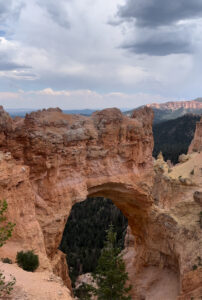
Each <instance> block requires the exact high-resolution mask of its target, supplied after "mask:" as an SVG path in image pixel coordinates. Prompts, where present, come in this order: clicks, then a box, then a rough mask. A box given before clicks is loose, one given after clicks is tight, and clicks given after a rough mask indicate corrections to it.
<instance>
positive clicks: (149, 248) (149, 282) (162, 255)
mask: <svg viewBox="0 0 202 300" xmlns="http://www.w3.org/2000/svg"><path fill="white" fill-rule="evenodd" d="M88 198H90V199H92V198H93V199H95V200H94V201H95V202H96V200H97V199H103V198H104V199H111V205H112V202H113V203H114V205H115V206H114V205H113V206H114V207H117V208H118V209H119V210H120V211H121V214H123V215H124V216H125V218H126V219H127V221H128V225H129V226H128V228H130V230H129V232H127V239H128V240H129V243H128V242H127V240H126V241H125V250H124V260H125V263H126V270H127V272H128V274H129V279H130V282H131V283H132V285H133V289H132V292H131V293H132V299H136V298H137V299H149V300H154V299H155V300H156V299H157V298H155V297H157V296H159V297H164V299H165V300H176V298H177V296H178V295H179V291H180V274H179V264H178V258H177V256H176V254H175V252H174V251H173V250H171V248H170V246H169V245H167V244H166V243H167V232H166V230H164V229H162V228H163V226H164V225H163V223H164V221H165V220H164V215H162V218H160V219H159V218H158V220H159V224H158V223H156V220H157V215H158V214H157V213H156V212H155V209H154V210H153V209H152V208H153V204H152V199H151V198H150V196H148V194H147V193H143V192H142V191H140V190H135V189H134V188H132V187H131V186H130V185H123V184H116V183H105V184H102V185H97V186H93V187H90V188H89V189H88ZM86 201H87V200H85V201H83V202H81V203H76V204H75V206H77V205H78V206H79V205H82V204H83V205H84V206H85V203H86ZM73 209H74V208H73ZM73 209H72V210H73ZM82 218H83V219H85V218H84V215H83V217H82ZM82 218H81V219H82ZM69 219H71V214H70V217H69ZM67 224H68V221H67ZM160 227H161V228H160ZM159 229H160V231H159ZM82 231H83V227H82V228H81V230H80V231H79V232H82ZM72 235H73V237H77V235H78V234H76V233H73V234H72ZM70 240H71V239H70ZM122 240H123V239H122ZM122 245H123V243H122ZM122 247H123V246H122ZM60 249H61V250H62V251H64V248H63V247H62V243H61V248H60ZM64 252H65V251H64ZM66 252H67V253H68V251H66ZM86 254H87V253H85V254H84V255H85V257H86ZM67 262H68V266H69V271H70V275H71V272H72V270H71V268H72V266H71V263H70V262H69V261H68V260H67ZM76 267H77V275H79V274H83V273H86V272H90V271H91V269H86V268H85V267H84V268H83V266H82V267H81V263H80V262H76ZM71 279H72V276H71ZM73 281H74V282H75V278H74V279H73ZM165 284H166V289H167V291H168V293H167V296H166V298H165V293H164V290H165ZM145 285H146V286H148V289H147V290H146V289H145ZM169 291H172V292H169ZM135 297H136V298H135ZM138 297H140V298H138ZM141 297H142V298H141ZM159 299H160V298H159Z"/></svg>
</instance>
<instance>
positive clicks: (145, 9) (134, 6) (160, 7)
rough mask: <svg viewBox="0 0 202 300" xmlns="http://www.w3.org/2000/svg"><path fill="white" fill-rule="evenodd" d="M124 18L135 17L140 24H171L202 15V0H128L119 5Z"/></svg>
mask: <svg viewBox="0 0 202 300" xmlns="http://www.w3.org/2000/svg"><path fill="white" fill-rule="evenodd" d="M118 15H119V17H121V18H122V19H123V20H129V21H130V20H131V19H135V21H136V24H137V25H139V26H141V27H142V26H148V27H157V26H166V25H171V24H173V23H175V22H178V21H180V20H187V19H193V18H199V17H202V1H201V0H191V1H190V0H177V1H176V0H170V1H162V0H149V1H148V0H135V1H134V0H128V1H127V2H126V4H125V5H124V6H120V7H119V12H118Z"/></svg>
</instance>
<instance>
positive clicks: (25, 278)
mask: <svg viewBox="0 0 202 300" xmlns="http://www.w3.org/2000/svg"><path fill="white" fill-rule="evenodd" d="M0 270H2V271H3V272H4V275H5V276H6V278H10V277H9V275H10V274H12V275H13V276H15V278H16V284H15V287H14V289H13V291H12V294H11V296H10V297H9V298H4V299H5V300H7V299H9V300H72V299H73V298H72V297H71V295H70V291H69V290H68V289H67V288H66V287H65V286H64V284H63V282H62V280H61V279H60V278H59V277H57V276H55V275H54V274H52V273H50V272H34V273H32V272H26V271H23V270H22V269H21V268H19V267H18V266H17V265H16V264H11V265H10V264H3V263H0Z"/></svg>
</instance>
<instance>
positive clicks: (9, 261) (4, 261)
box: [1, 257, 13, 265]
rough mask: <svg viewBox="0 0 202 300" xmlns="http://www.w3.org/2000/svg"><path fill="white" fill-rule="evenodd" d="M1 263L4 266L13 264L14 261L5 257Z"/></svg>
mask: <svg viewBox="0 0 202 300" xmlns="http://www.w3.org/2000/svg"><path fill="white" fill-rule="evenodd" d="M1 261H2V262H3V263H4V264H10V265H11V264H12V263H13V262H12V260H11V259H10V258H8V257H5V258H2V259H1Z"/></svg>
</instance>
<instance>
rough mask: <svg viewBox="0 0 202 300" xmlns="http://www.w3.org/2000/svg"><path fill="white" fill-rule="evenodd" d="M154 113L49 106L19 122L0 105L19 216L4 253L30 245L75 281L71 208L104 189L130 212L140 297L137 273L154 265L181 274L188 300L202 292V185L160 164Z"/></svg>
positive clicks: (14, 210)
mask: <svg viewBox="0 0 202 300" xmlns="http://www.w3.org/2000/svg"><path fill="white" fill-rule="evenodd" d="M152 119H153V113H152V111H151V110H150V109H149V108H144V109H141V110H139V111H136V112H134V113H133V115H132V117H130V118H129V117H126V116H124V115H123V114H122V113H121V112H120V111H119V110H118V109H115V108H113V109H106V110H103V111H100V112H95V113H94V114H93V115H92V116H91V117H85V116H78V115H65V114H62V112H61V111H60V109H48V110H43V111H38V112H33V113H31V114H29V115H27V116H26V117H25V119H21V118H16V119H15V120H12V119H11V118H10V116H9V115H8V114H7V113H5V112H4V110H3V108H1V111H0V151H2V152H1V157H0V197H1V198H5V199H7V201H8V205H9V206H8V207H9V210H8V218H9V219H10V220H11V221H14V222H15V223H16V227H15V230H14V233H13V237H12V239H11V240H10V241H9V242H8V243H7V244H6V245H5V246H4V247H3V248H2V249H1V253H5V252H6V253H7V256H10V257H15V255H16V252H17V251H19V250H21V249H30V248H31V249H35V251H36V252H37V253H38V254H39V256H40V262H41V269H49V270H53V271H54V272H55V273H56V274H59V275H60V276H61V277H62V278H63V279H64V281H66V282H67V285H68V286H70V282H69V277H68V273H67V267H66V260H65V256H64V254H62V253H61V252H60V251H59V250H58V246H59V244H60V241H61V238H62V234H63V230H64V226H65V224H66V221H67V218H68V215H69V213H70V210H71V207H72V205H73V204H74V203H76V202H79V201H83V200H85V199H86V197H87V196H93V197H95V196H104V197H107V198H110V199H111V200H112V201H113V202H114V203H115V204H116V205H117V206H118V207H119V208H120V209H121V211H122V212H123V214H124V215H125V216H126V217H127V218H128V222H129V225H130V227H131V230H132V234H133V235H134V236H135V245H134V249H135V260H134V265H133V267H134V270H133V271H132V272H131V281H132V283H133V285H134V293H135V295H136V297H142V296H141V291H140V290H141V289H140V290H138V288H137V287H138V283H137V282H136V278H138V276H139V275H140V274H141V272H143V271H144V270H145V268H148V267H155V268H157V269H159V268H161V269H163V268H164V269H168V270H171V271H172V272H173V274H175V276H176V281H178V283H179V294H180V293H181V295H182V298H179V299H189V298H186V295H188V296H189V295H191V296H192V295H193V296H195V295H198V294H199V293H200V291H199V289H200V282H201V281H200V280H201V279H200V276H201V275H200V274H201V271H200V270H197V271H196V272H195V273H193V271H191V268H192V265H194V263H195V261H196V258H197V256H199V255H200V253H199V251H200V247H199V243H200V239H201V235H200V228H199V226H198V225H197V224H196V221H197V216H198V215H197V214H198V210H199V204H197V203H195V202H194V201H193V197H192V195H193V192H194V191H196V187H194V186H192V185H191V186H186V185H182V184H181V183H180V182H177V181H176V180H175V179H169V177H168V176H165V174H163V173H164V171H162V167H161V166H160V167H159V165H158V164H157V166H156V169H155V170H154V167H153V158H152V149H153V135H152ZM195 176H197V172H196V173H195ZM200 188H201V185H200V182H199V184H198V187H197V189H198V190H200ZM185 197H187V198H186V199H187V200H189V202H188V203H189V204H187V202H186V203H184V199H185ZM182 210H183V213H184V214H182V213H181V212H182ZM188 214H191V218H192V221H191V227H190V222H189V221H188V219H187V220H186V219H185V218H184V216H185V215H188ZM186 221H188V224H186ZM194 222H195V223H194ZM1 253H0V254H1ZM201 256H202V255H201ZM190 274H191V275H190ZM133 276H135V278H133ZM190 276H191V278H193V280H192V282H191V287H187V282H188V281H190ZM187 278H188V279H187ZM187 280H188V281H187ZM190 292H191V294H190ZM137 299H140V298H137ZM165 299H166V298H165ZM168 299H170V298H168Z"/></svg>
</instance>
